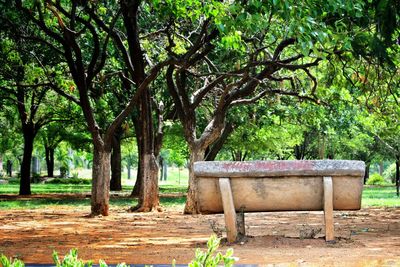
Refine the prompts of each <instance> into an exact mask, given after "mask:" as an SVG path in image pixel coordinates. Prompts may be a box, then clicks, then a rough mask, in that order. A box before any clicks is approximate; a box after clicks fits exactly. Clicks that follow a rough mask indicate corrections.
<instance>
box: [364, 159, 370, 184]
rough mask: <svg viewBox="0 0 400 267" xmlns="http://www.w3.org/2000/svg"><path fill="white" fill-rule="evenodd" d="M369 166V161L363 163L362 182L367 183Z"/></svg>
mask: <svg viewBox="0 0 400 267" xmlns="http://www.w3.org/2000/svg"><path fill="white" fill-rule="evenodd" d="M369 167H370V163H366V164H365V174H364V184H366V183H367V181H368V178H369Z"/></svg>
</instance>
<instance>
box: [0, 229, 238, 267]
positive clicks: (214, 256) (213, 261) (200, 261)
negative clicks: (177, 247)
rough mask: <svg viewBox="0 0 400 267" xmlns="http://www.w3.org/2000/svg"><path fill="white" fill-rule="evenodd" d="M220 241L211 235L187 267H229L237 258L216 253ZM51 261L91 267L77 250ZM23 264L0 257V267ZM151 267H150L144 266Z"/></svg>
mask: <svg viewBox="0 0 400 267" xmlns="http://www.w3.org/2000/svg"><path fill="white" fill-rule="evenodd" d="M220 241H221V240H220V239H219V238H217V236H216V235H212V236H211V237H210V239H209V240H208V242H207V251H205V252H203V251H201V250H200V249H197V250H196V253H195V258H194V259H193V260H192V261H191V262H190V263H189V267H217V266H221V264H223V266H226V267H231V266H233V264H234V263H235V261H237V258H235V257H233V249H231V248H230V249H228V250H227V251H226V254H225V255H222V254H221V253H220V252H218V253H216V251H217V249H218V247H219V244H220ZM53 261H54V264H55V266H56V267H92V266H93V262H92V261H87V262H85V261H83V260H81V259H79V258H78V250H77V249H71V250H70V251H69V252H68V254H67V255H65V256H64V258H63V259H62V260H61V259H60V258H59V257H58V253H57V252H56V251H53ZM24 266H25V265H24V263H23V262H22V261H21V260H18V259H14V261H11V259H8V258H7V257H6V256H4V255H1V256H0V267H24ZM98 266H99V267H108V265H107V263H106V262H105V261H103V260H100V261H99V265H98ZM145 266H151V265H145ZM172 266H173V267H174V266H175V260H173V261H172ZM116 267H129V265H127V264H125V263H120V264H118V265H117V266H116Z"/></svg>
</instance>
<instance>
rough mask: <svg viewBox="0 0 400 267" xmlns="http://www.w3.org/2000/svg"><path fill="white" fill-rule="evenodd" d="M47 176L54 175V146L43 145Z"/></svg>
mask: <svg viewBox="0 0 400 267" xmlns="http://www.w3.org/2000/svg"><path fill="white" fill-rule="evenodd" d="M45 153H46V166H47V176H48V177H54V148H52V147H48V146H45Z"/></svg>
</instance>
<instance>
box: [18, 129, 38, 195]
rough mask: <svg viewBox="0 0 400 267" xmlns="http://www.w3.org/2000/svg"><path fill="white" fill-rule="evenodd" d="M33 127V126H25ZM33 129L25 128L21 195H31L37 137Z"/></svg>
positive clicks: (20, 185)
mask: <svg viewBox="0 0 400 267" xmlns="http://www.w3.org/2000/svg"><path fill="white" fill-rule="evenodd" d="M24 128H29V129H30V128H31V127H24ZM33 132H34V131H33V129H32V131H29V132H28V129H25V130H24V155H23V157H22V163H21V181H20V184H19V194H20V195H31V194H32V192H31V161H32V152H33V140H34V138H35V136H34V133H33Z"/></svg>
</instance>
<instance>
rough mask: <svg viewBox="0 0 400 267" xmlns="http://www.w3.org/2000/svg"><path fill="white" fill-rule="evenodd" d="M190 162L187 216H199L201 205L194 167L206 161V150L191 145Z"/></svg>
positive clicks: (185, 211)
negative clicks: (199, 162)
mask: <svg viewBox="0 0 400 267" xmlns="http://www.w3.org/2000/svg"><path fill="white" fill-rule="evenodd" d="M189 146H190V160H189V188H188V193H187V199H186V205H185V210H184V213H185V214H198V213H200V210H199V203H198V195H197V192H198V190H197V179H196V177H195V176H194V170H193V166H194V163H195V162H197V161H202V160H204V156H205V155H204V154H205V149H201V148H198V147H196V146H195V145H190V144H189Z"/></svg>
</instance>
